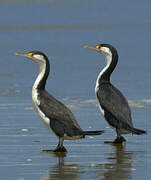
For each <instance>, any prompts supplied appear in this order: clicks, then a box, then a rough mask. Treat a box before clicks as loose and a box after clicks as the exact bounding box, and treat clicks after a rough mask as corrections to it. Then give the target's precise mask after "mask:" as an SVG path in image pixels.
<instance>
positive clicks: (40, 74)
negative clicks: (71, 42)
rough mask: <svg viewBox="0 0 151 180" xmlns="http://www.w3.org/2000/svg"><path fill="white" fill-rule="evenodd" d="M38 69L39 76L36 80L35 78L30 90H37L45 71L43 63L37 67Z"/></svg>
mask: <svg viewBox="0 0 151 180" xmlns="http://www.w3.org/2000/svg"><path fill="white" fill-rule="evenodd" d="M39 69H40V72H39V74H38V76H37V78H36V81H35V83H34V85H33V87H32V89H37V87H38V85H39V83H40V81H41V80H42V78H43V77H44V74H45V71H46V64H45V63H43V64H41V65H40V66H39Z"/></svg>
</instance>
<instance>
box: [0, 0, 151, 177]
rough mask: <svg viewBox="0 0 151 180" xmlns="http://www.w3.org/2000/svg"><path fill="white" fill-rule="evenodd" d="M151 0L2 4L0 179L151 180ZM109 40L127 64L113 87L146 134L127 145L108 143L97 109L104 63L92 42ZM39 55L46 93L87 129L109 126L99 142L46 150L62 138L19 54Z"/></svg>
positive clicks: (33, 70)
mask: <svg viewBox="0 0 151 180" xmlns="http://www.w3.org/2000/svg"><path fill="white" fill-rule="evenodd" d="M150 6H151V2H150V1H141V0H139V1H136V0H134V1H130V0H128V1H125V2H123V1H119V0H118V1H116V2H115V1H110V2H107V1H105V0H103V1H99V0H96V1H90V0H87V1H80V0H77V1H73V0H36V1H32V0H31V1H24V0H20V1H18V0H7V1H6V0H0V54H1V57H0V63H1V66H0V84H1V86H0V114H1V121H0V175H1V179H4V180H50V179H51V180H59V179H64V180H72V179H75V180H83V179H89V180H95V179H99V180H115V179H116V180H132V179H134V180H135V179H137V180H142V179H146V180H148V179H150V167H151V153H150V149H151V145H150V144H151V143H150V141H151V140H150V128H151V123H150V112H151V93H150V89H151V81H150V77H151V72H150V66H151V61H150V59H151V54H150V40H151V38H150V37H151V36H150V32H151V20H150V17H151V13H150ZM98 43H110V44H112V45H114V46H115V47H117V49H118V52H119V55H120V59H119V63H118V66H117V68H116V70H115V72H114V73H113V76H112V83H113V84H114V85H115V86H116V87H118V88H119V89H120V90H121V91H122V92H123V94H124V95H125V96H126V98H127V99H128V100H129V104H130V106H131V109H132V117H133V122H134V124H135V126H136V127H138V128H142V129H145V130H147V132H148V134H147V135H143V136H135V135H134V136H131V135H125V138H126V139H127V142H126V145H125V146H124V147H120V146H118V147H113V146H110V145H105V144H104V143H103V142H104V141H106V140H113V139H114V136H115V132H114V131H112V130H111V129H110V128H109V127H108V125H107V124H106V122H105V121H104V119H103V118H102V116H101V115H100V112H99V110H98V107H97V103H96V99H95V94H94V87H95V80H96V77H97V74H98V73H99V71H100V70H101V69H102V68H103V66H104V65H105V59H104V57H103V56H101V55H99V54H97V53H95V52H92V51H90V50H88V49H84V48H83V46H84V45H86V44H89V45H96V44H98ZM30 50H40V51H43V52H45V53H46V54H47V55H48V57H49V59H52V61H51V76H50V77H49V79H48V81H47V90H48V91H49V92H51V94H53V95H54V96H55V97H56V98H57V99H59V100H60V101H62V102H63V103H65V104H66V105H67V106H68V107H69V108H71V110H72V112H73V113H74V114H75V116H76V118H77V121H78V123H79V124H80V126H81V127H82V128H83V129H84V130H95V129H105V131H106V132H105V133H104V134H103V135H101V136H97V137H91V136H90V137H86V138H85V139H82V140H77V141H74V142H73V141H65V143H64V144H65V147H66V148H67V149H68V153H67V155H66V156H65V157H60V156H56V155H53V154H44V153H41V151H42V150H43V149H48V148H50V149H51V148H52V149H53V148H55V147H56V145H57V141H58V140H57V138H56V137H55V136H54V135H53V134H52V133H50V132H49V131H48V130H47V129H46V128H45V127H44V125H43V124H42V122H41V121H40V119H39V117H38V116H37V114H36V112H35V111H34V109H33V107H32V102H31V87H32V84H33V82H34V79H35V77H36V74H37V73H38V68H37V67H36V65H35V64H33V63H32V62H30V61H28V60H26V59H24V58H21V57H16V56H14V53H15V52H28V51H30Z"/></svg>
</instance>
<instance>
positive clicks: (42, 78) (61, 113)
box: [16, 51, 103, 152]
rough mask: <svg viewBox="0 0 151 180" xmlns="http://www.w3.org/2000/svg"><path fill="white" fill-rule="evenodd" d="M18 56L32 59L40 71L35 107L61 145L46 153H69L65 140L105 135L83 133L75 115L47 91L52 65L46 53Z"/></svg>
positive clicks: (34, 95)
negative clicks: (64, 144) (64, 143)
mask: <svg viewBox="0 0 151 180" xmlns="http://www.w3.org/2000/svg"><path fill="white" fill-rule="evenodd" d="M16 55H18V56H24V57H26V58H28V59H31V60H32V61H33V62H35V63H36V64H37V65H38V66H39V69H40V72H39V75H38V76H37V78H36V81H35V83H34V85H33V87H32V101H33V105H34V107H35V109H36V111H37V112H38V115H39V116H40V118H41V120H42V121H43V123H44V124H45V125H46V126H47V127H48V129H50V130H52V132H53V133H54V134H55V135H56V136H57V137H58V138H59V143H58V146H57V148H56V149H55V150H45V151H50V152H67V150H66V149H65V147H64V146H63V141H64V140H76V139H81V138H84V137H85V136H86V135H100V134H102V133H103V131H83V130H82V129H81V128H80V126H79V125H78V123H77V121H76V119H75V117H74V115H73V113H72V112H71V111H70V110H69V109H68V108H67V107H66V106H65V105H64V104H62V103H61V102H59V101H58V100H57V99H55V98H54V97H53V96H52V95H50V94H49V93H48V92H47V91H46V90H45V86H46V81H47V78H48V75H49V71H50V64H49V60H48V58H47V56H46V55H45V54H44V53H42V52H39V51H31V52H29V53H27V54H22V53H16Z"/></svg>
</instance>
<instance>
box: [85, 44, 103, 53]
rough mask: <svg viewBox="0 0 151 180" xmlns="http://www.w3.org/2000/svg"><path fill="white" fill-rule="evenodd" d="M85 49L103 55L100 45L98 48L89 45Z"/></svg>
mask: <svg viewBox="0 0 151 180" xmlns="http://www.w3.org/2000/svg"><path fill="white" fill-rule="evenodd" d="M84 48H88V49H92V50H95V51H97V52H100V53H102V51H101V47H100V46H98V45H97V46H88V45H85V46H84Z"/></svg>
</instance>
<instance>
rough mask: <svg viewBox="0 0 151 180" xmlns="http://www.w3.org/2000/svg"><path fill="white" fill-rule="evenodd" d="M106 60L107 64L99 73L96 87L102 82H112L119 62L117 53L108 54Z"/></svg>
mask: <svg viewBox="0 0 151 180" xmlns="http://www.w3.org/2000/svg"><path fill="white" fill-rule="evenodd" d="M106 62H107V64H106V66H105V67H104V68H103V69H102V71H101V72H100V74H99V75H98V78H97V81H96V89H97V88H98V86H99V85H100V84H101V83H102V82H110V76H111V74H112V72H113V71H114V69H115V67H116V65H117V62H118V55H117V54H115V55H112V56H106Z"/></svg>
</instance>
